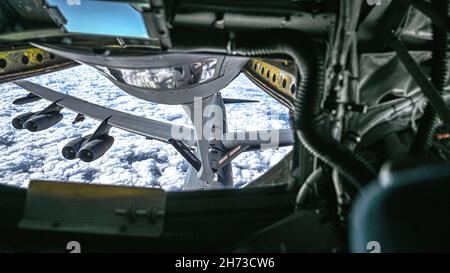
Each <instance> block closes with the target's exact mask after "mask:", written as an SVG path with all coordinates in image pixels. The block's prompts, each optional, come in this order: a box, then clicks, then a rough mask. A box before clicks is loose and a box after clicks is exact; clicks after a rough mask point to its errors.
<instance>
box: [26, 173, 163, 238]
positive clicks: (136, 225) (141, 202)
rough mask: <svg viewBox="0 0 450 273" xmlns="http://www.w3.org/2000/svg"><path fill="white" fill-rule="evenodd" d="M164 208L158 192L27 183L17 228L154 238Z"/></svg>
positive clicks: (160, 229)
mask: <svg viewBox="0 0 450 273" xmlns="http://www.w3.org/2000/svg"><path fill="white" fill-rule="evenodd" d="M165 206H166V193H165V192H164V191H163V190H161V189H148V188H131V187H117V186H106V185H94V184H81V183H58V182H49V181H31V182H30V186H29V189H28V193H27V199H26V203H25V212H24V218H23V219H22V221H21V222H20V223H19V227H20V228H25V229H38V230H52V231H69V232H80V233H94V234H112V235H128V236H144V237H158V236H160V235H161V233H162V230H163V225H164V214H165Z"/></svg>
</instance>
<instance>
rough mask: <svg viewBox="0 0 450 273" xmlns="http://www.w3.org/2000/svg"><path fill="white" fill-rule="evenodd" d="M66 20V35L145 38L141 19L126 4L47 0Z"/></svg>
mask: <svg viewBox="0 0 450 273" xmlns="http://www.w3.org/2000/svg"><path fill="white" fill-rule="evenodd" d="M47 3H48V4H50V5H54V6H57V7H58V8H59V10H60V11H61V13H62V14H63V15H64V17H65V18H66V19H67V24H66V29H67V30H68V31H69V32H82V33H91V34H103V35H114V36H123V37H140V38H148V34H147V30H146V27H145V23H144V20H143V18H142V16H141V14H139V12H138V11H136V10H135V9H134V8H133V7H131V6H130V5H129V4H126V3H118V2H104V1H92V0H47Z"/></svg>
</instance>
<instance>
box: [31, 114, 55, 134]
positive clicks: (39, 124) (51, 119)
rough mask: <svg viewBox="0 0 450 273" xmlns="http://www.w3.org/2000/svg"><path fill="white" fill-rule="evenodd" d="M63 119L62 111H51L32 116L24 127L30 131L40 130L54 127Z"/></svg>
mask: <svg viewBox="0 0 450 273" xmlns="http://www.w3.org/2000/svg"><path fill="white" fill-rule="evenodd" d="M62 119H63V115H62V114H61V113H60V112H50V113H46V114H41V115H37V116H34V117H32V118H30V119H29V120H27V121H26V122H25V123H24V125H23V127H24V128H26V129H27V130H28V131H30V132H39V131H42V130H45V129H48V128H50V127H52V126H53V125H55V124H56V123H58V122H60V121H61V120H62Z"/></svg>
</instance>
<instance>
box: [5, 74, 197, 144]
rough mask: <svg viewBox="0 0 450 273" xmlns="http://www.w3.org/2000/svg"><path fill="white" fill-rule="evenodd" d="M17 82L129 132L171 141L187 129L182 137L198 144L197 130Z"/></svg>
mask: <svg viewBox="0 0 450 273" xmlns="http://www.w3.org/2000/svg"><path fill="white" fill-rule="evenodd" d="M14 83H15V84H16V85H18V86H20V87H22V88H24V89H26V90H28V91H29V92H31V93H33V94H34V95H36V96H39V97H41V98H43V99H46V100H48V101H50V102H53V103H56V104H57V105H59V106H61V107H63V108H67V109H69V110H72V111H74V112H76V113H80V114H83V115H85V116H88V117H90V118H93V119H96V120H99V121H104V120H107V121H106V122H107V124H109V125H111V126H113V127H117V128H120V129H122V130H125V131H128V132H132V133H135V134H138V135H142V136H145V137H148V138H151V139H155V140H159V141H163V142H167V143H169V139H171V138H172V137H171V132H172V130H179V131H178V132H180V131H181V130H183V131H181V132H184V133H183V136H185V137H186V139H182V140H183V141H184V142H185V143H186V145H187V146H193V145H194V143H195V141H193V140H194V139H195V138H194V130H193V129H192V128H190V127H185V126H182V125H175V124H172V123H169V122H161V121H157V120H152V119H148V118H144V117H139V116H135V115H131V114H128V113H124V112H121V111H117V110H114V109H110V108H106V107H103V106H100V105H97V104H93V103H90V102H87V101H84V100H81V99H78V98H75V97H72V96H69V95H66V94H63V93H60V92H57V91H54V90H51V89H49V88H46V87H43V86H40V85H37V84H35V83H32V82H29V81H16V82H14ZM189 136H190V137H189Z"/></svg>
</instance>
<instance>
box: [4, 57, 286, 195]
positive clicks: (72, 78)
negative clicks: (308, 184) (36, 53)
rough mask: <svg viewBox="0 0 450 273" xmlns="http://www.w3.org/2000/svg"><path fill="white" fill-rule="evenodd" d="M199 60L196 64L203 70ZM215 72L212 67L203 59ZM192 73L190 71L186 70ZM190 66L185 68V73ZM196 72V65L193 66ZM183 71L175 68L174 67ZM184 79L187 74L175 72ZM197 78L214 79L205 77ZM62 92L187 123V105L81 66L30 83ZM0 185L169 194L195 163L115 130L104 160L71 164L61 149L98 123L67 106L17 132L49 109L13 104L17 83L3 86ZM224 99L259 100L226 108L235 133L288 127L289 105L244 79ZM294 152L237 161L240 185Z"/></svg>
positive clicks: (241, 157)
mask: <svg viewBox="0 0 450 273" xmlns="http://www.w3.org/2000/svg"><path fill="white" fill-rule="evenodd" d="M199 66H200V64H199V63H198V64H197V66H195V67H199ZM202 66H203V67H206V68H211V67H213V66H214V62H212V61H210V62H202ZM195 67H194V68H195ZM186 69H188V68H186ZM186 69H184V70H183V71H184V72H186ZM189 69H190V68H189ZM175 70H177V69H175ZM177 71H178V73H179V74H182V71H180V70H177ZM198 75H199V81H200V80H202V79H206V78H208V77H209V76H210V74H208V73H201V74H198ZM29 80H30V81H32V82H35V83H37V84H40V85H42V86H46V87H48V88H51V89H53V90H56V91H59V92H61V93H64V94H68V95H72V96H75V97H78V98H80V99H83V100H86V101H89V102H91V103H95V104H99V105H102V106H105V107H108V108H112V109H116V110H119V111H123V112H127V113H130V114H133V115H137V116H143V117H146V118H152V119H156V120H160V121H166V122H172V123H175V124H182V125H189V124H190V121H189V118H188V117H187V115H186V114H185V112H184V110H183V107H182V106H179V105H163V104H156V103H152V102H148V101H144V100H141V99H138V98H135V97H133V96H130V95H128V94H127V93H125V92H123V91H122V90H121V89H119V88H118V87H116V86H115V85H114V84H112V83H111V82H110V81H109V80H108V79H107V78H106V77H104V76H102V75H101V74H100V73H98V71H97V70H95V69H93V68H91V67H88V66H85V65H81V66H78V67H75V68H71V69H67V70H63V71H60V72H55V73H51V74H44V75H40V76H38V77H33V78H30V79H29ZM0 92H1V94H2V96H1V97H0V108H1V109H3V111H2V113H3V115H1V116H0V183H2V184H9V185H14V186H19V187H27V186H28V182H29V181H30V180H31V179H45V180H58V181H72V182H83V183H100V184H114V185H126V186H136V187H162V188H163V189H165V190H167V191H178V190H181V188H182V187H183V184H184V180H185V178H186V176H187V170H188V167H189V163H188V162H187V161H186V160H185V159H184V158H183V157H182V156H181V155H180V153H179V152H177V151H176V150H175V148H174V147H173V146H171V145H169V144H165V143H162V142H158V141H156V140H149V139H146V138H145V137H143V136H139V135H136V134H133V133H129V132H126V131H123V130H120V129H117V128H112V129H111V132H110V135H111V136H113V137H114V138H115V141H114V144H113V145H112V146H111V149H109V150H108V151H107V152H106V153H105V154H104V155H103V156H102V157H100V158H99V159H97V160H95V161H93V162H90V163H86V162H83V161H81V160H79V159H75V160H67V159H65V158H64V157H63V155H62V150H63V147H64V146H65V145H66V144H67V143H68V142H70V141H71V140H73V139H75V138H77V137H80V136H86V135H88V134H92V133H93V131H94V130H95V129H96V128H97V127H98V125H99V123H100V122H99V121H96V120H94V119H91V118H89V117H86V119H85V120H84V121H82V122H79V123H76V124H72V121H74V120H75V119H76V117H77V114H76V113H74V112H73V111H70V110H66V109H63V110H62V111H61V113H62V114H63V115H64V118H63V119H62V120H61V121H60V122H59V123H58V124H56V125H55V126H53V127H50V128H49V129H47V130H44V131H40V132H35V133H32V132H29V131H28V130H16V129H14V128H13V126H12V125H11V120H12V118H13V117H15V116H17V115H19V114H23V113H26V112H36V111H39V110H42V109H43V108H45V107H46V106H48V105H49V103H48V101H45V100H40V101H36V102H33V103H30V104H26V105H20V106H17V105H13V104H12V103H11V102H12V101H13V100H14V99H16V98H18V97H21V96H23V95H25V94H27V92H26V91H25V90H24V89H22V88H20V87H18V86H16V85H14V84H12V83H7V84H2V85H0ZM221 94H222V97H223V98H230V99H249V100H256V101H258V102H257V103H230V104H227V105H226V114H227V122H228V129H229V131H240V132H242V131H254V130H265V129H287V128H289V114H288V110H287V108H285V107H284V106H283V105H281V104H280V103H278V102H277V101H276V100H274V99H273V98H272V97H270V96H269V95H267V94H266V93H264V92H263V91H262V90H261V89H259V88H258V87H257V86H256V85H254V84H253V83H252V82H251V81H250V80H249V79H248V78H247V77H246V76H245V75H243V74H241V75H239V76H238V77H237V78H236V79H235V80H234V81H233V82H231V83H230V84H229V85H228V86H227V87H226V88H224V89H223V90H222V92H221ZM290 150H291V147H285V148H279V149H266V150H262V151H248V152H244V153H242V154H240V155H239V156H238V157H237V158H235V159H234V160H233V161H232V167H233V180H234V187H236V188H240V187H243V186H245V185H247V184H248V183H249V182H251V181H253V180H255V179H256V178H257V177H259V176H260V175H262V174H263V173H265V172H266V171H267V170H268V169H269V168H270V167H271V166H274V165H275V164H276V163H278V161H280V160H281V159H282V158H283V157H284V156H285V155H286V154H287V153H288V152H289V151H290Z"/></svg>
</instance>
